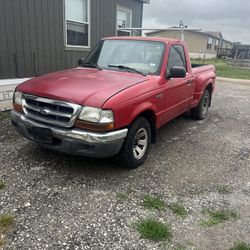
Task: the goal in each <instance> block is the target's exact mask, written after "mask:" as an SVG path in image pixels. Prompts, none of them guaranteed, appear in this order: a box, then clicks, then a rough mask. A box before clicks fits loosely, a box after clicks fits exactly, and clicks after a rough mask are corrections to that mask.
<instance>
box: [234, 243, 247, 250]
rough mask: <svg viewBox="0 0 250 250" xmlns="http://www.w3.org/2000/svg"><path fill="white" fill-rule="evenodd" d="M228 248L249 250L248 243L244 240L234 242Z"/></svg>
mask: <svg viewBox="0 0 250 250" xmlns="http://www.w3.org/2000/svg"><path fill="white" fill-rule="evenodd" d="M230 250H250V245H249V244H247V243H245V242H239V243H236V244H235V245H234V246H233V247H232V248H231V249H230Z"/></svg>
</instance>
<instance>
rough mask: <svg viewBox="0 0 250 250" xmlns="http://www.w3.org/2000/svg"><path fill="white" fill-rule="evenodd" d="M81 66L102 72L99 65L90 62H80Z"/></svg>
mask: <svg viewBox="0 0 250 250" xmlns="http://www.w3.org/2000/svg"><path fill="white" fill-rule="evenodd" d="M81 66H86V67H93V68H96V69H99V70H102V68H101V67H100V66H99V65H97V64H95V63H92V62H82V64H81Z"/></svg>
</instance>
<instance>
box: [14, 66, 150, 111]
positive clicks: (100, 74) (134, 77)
mask: <svg viewBox="0 0 250 250" xmlns="http://www.w3.org/2000/svg"><path fill="white" fill-rule="evenodd" d="M146 80H147V77H145V76H142V75H139V74H134V73H129V72H120V71H110V70H101V71H100V70H97V69H89V68H76V69H70V70H64V71H59V72H55V73H50V74H47V75H44V76H40V77H36V78H33V79H31V80H28V81H26V82H24V83H22V84H20V85H18V87H17V90H18V91H21V92H23V93H27V94H31V95H36V96H40V97H47V98H50V99H55V100H63V101H67V102H71V103H76V104H80V105H88V106H93V107H102V105H103V104H104V103H105V102H106V101H107V100H108V99H109V98H110V97H112V96H113V95H115V94H116V93H118V92H120V91H122V90H124V89H126V88H129V87H131V86H133V85H135V84H138V83H141V82H144V81H146Z"/></svg>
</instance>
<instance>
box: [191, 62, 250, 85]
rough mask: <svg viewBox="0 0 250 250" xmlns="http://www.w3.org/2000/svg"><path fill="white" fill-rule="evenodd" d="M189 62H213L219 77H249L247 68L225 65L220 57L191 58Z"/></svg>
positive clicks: (249, 73)
mask: <svg viewBox="0 0 250 250" xmlns="http://www.w3.org/2000/svg"><path fill="white" fill-rule="evenodd" d="M191 62H192V63H197V64H213V65H214V66H215V67H216V75H217V76H220V77H228V78H236V79H248V80H249V79H250V70H249V69H242V68H235V67H233V66H230V65H227V64H226V62H225V61H224V60H222V59H209V60H205V61H203V60H202V59H192V60H191Z"/></svg>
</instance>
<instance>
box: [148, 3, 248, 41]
mask: <svg viewBox="0 0 250 250" xmlns="http://www.w3.org/2000/svg"><path fill="white" fill-rule="evenodd" d="M249 11H250V1H246V0H231V1H228V0H220V1H218V0H202V1H201V0H189V1H187V0H178V1H176V0H151V3H150V4H149V5H148V4H145V5H144V17H143V27H144V28H166V27H169V26H172V25H179V22H180V20H183V21H184V24H185V25H188V26H189V27H190V28H201V29H202V30H204V31H221V32H222V34H223V36H224V38H225V39H228V40H231V41H233V42H235V41H240V42H242V43H247V44H250V15H249Z"/></svg>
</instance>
